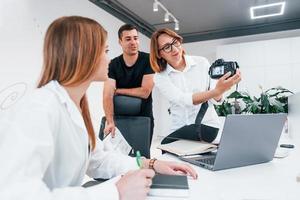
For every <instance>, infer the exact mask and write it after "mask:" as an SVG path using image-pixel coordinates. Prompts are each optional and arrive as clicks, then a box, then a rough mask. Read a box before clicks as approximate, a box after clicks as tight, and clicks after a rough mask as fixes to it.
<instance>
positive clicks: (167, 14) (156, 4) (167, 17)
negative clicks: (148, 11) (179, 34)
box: [153, 0, 179, 31]
mask: <svg viewBox="0 0 300 200" xmlns="http://www.w3.org/2000/svg"><path fill="white" fill-rule="evenodd" d="M158 7H161V9H162V10H164V11H165V16H164V21H165V22H169V21H170V17H171V18H172V19H173V22H174V23H175V27H174V29H175V30H176V31H178V30H179V21H178V20H177V19H176V17H174V15H173V14H172V13H170V11H169V10H168V9H167V8H166V7H165V6H164V5H163V4H162V3H161V2H160V1H158V0H154V2H153V12H157V11H158Z"/></svg>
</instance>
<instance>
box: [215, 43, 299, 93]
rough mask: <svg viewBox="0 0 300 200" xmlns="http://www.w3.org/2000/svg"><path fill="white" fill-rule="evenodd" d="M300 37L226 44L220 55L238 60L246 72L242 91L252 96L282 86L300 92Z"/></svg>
mask: <svg viewBox="0 0 300 200" xmlns="http://www.w3.org/2000/svg"><path fill="white" fill-rule="evenodd" d="M299 52H300V37H292V38H284V39H273V40H264V41H256V42H247V43H239V44H230V45H223V46H219V47H218V48H217V57H218V58H224V59H225V60H235V61H237V62H238V63H239V65H240V67H241V71H242V74H243V80H242V82H241V84H240V88H241V89H242V90H248V91H249V92H250V94H252V95H258V94H259V93H260V92H261V89H259V85H260V86H262V88H263V90H266V89H269V88H272V87H277V86H282V87H284V88H287V89H289V90H291V91H293V92H299V91H300V85H299V80H298V79H299V73H300V57H299Z"/></svg>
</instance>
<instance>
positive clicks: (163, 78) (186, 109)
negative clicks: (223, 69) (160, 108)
mask: <svg viewBox="0 0 300 200" xmlns="http://www.w3.org/2000/svg"><path fill="white" fill-rule="evenodd" d="M150 48H151V49H150V62H151V66H152V68H153V70H154V71H155V72H156V74H155V76H154V83H155V87H157V88H158V89H159V91H160V92H161V93H162V94H163V95H164V96H165V97H166V98H167V99H168V101H169V103H170V112H171V128H170V133H172V132H173V134H171V135H169V136H168V137H167V138H165V139H164V140H163V141H162V143H169V142H171V141H174V140H172V138H183V139H192V140H199V137H198V136H197V135H187V134H185V135H178V134H177V133H176V130H178V129H179V128H181V127H183V126H185V125H189V124H193V123H195V119H196V116H197V114H198V112H199V110H200V107H201V104H202V103H204V102H208V109H207V111H206V113H205V115H204V118H203V120H202V124H205V125H207V126H211V127H216V128H218V127H219V121H218V116H217V113H216V111H215V110H214V107H213V104H216V103H218V102H220V101H221V100H222V94H223V93H224V92H225V91H227V90H229V89H230V88H231V87H232V86H233V85H235V84H236V83H238V82H239V81H240V80H241V75H240V72H239V71H238V72H237V73H236V74H235V75H234V76H232V77H230V78H229V76H230V73H227V74H225V75H224V76H223V77H222V78H220V79H219V80H218V81H217V82H216V83H212V84H211V86H209V84H210V81H209V76H208V70H209V67H210V65H209V63H208V60H207V59H206V58H204V57H201V56H190V55H186V54H185V50H184V49H183V47H182V37H181V36H179V35H178V34H177V33H175V32H174V31H172V30H170V29H160V30H158V31H156V32H155V33H153V35H152V37H151V46H150ZM174 131H175V132H174Z"/></svg>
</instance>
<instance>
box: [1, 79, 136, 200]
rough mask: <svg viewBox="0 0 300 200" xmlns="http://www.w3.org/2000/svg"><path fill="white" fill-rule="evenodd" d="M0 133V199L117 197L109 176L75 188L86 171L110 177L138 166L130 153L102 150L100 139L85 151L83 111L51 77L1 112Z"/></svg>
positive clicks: (74, 199)
mask: <svg viewBox="0 0 300 200" xmlns="http://www.w3.org/2000/svg"><path fill="white" fill-rule="evenodd" d="M0 135H1V137H0V160H1V167H0V168H1V170H0V199H1V200H6V199H22V200H27V199H28V200H34V199H38V200H40V199H56V200H58V199H62V200H66V199H72V200H81V199H82V200H87V199H97V200H99V199H118V198H119V194H118V191H117V188H116V186H115V182H113V181H110V182H107V183H103V184H99V185H97V186H94V187H91V188H82V187H80V185H81V184H82V182H83V179H84V176H85V174H87V175H88V176H90V177H92V178H112V177H115V176H118V175H120V174H123V173H125V172H127V171H128V170H130V169H137V165H136V163H135V160H134V159H133V158H131V157H128V156H124V155H120V154H117V153H115V152H113V151H105V150H104V148H103V143H102V141H101V140H99V139H98V140H97V146H96V149H95V150H94V151H93V152H91V153H89V150H88V134H87V130H86V127H85V124H84V121H83V118H82V115H81V114H80V112H79V110H78V109H77V107H76V106H75V104H74V102H73V101H72V100H71V98H70V96H69V95H68V93H67V91H66V90H65V89H64V88H63V87H62V86H61V85H60V84H59V83H58V82H56V81H51V82H50V83H48V84H47V85H46V86H44V87H42V88H40V89H36V90H35V91H34V92H33V94H32V95H30V97H28V98H26V99H25V100H24V101H23V102H22V103H20V105H18V106H16V107H15V108H14V111H12V112H9V114H7V115H5V117H4V116H2V117H1V120H0ZM117 180H118V179H116V181H117Z"/></svg>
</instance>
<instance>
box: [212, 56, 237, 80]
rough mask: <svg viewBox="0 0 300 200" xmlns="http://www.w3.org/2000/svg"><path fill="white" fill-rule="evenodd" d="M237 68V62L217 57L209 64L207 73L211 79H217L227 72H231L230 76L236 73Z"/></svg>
mask: <svg viewBox="0 0 300 200" xmlns="http://www.w3.org/2000/svg"><path fill="white" fill-rule="evenodd" d="M238 68H239V65H238V63H237V62H232V61H228V62H225V61H224V60H223V59H218V60H216V61H215V62H214V63H213V64H212V65H211V66H210V68H209V71H208V74H209V76H210V77H211V78H212V79H219V78H221V77H222V76H223V75H224V74H226V73H227V72H231V75H230V77H231V76H233V75H234V74H235V73H236V70H237V69H238Z"/></svg>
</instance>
